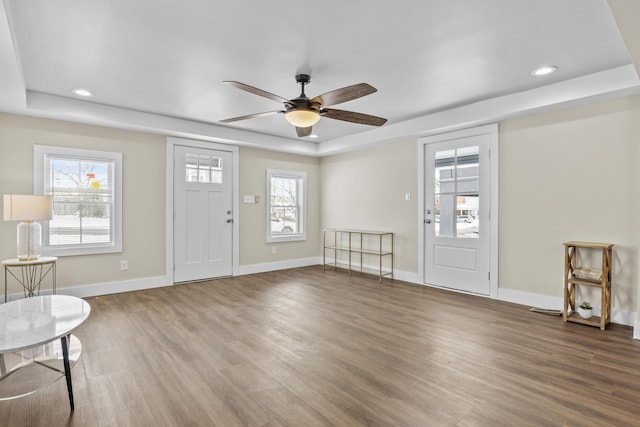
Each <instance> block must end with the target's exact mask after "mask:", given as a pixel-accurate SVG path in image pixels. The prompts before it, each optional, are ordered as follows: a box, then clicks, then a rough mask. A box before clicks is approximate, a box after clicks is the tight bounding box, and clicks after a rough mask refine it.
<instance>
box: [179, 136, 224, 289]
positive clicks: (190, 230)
mask: <svg viewBox="0 0 640 427" xmlns="http://www.w3.org/2000/svg"><path fill="white" fill-rule="evenodd" d="M232 165H233V153H232V152H230V151H219V150H210V149H204V148H195V147H187V146H181V145H176V146H174V174H173V176H174V193H173V194H174V281H175V282H176V283H178V282H187V281H194V280H202V279H209V278H214V277H222V276H230V275H232V272H233V217H234V212H233V211H232V207H233V203H232V202H233V193H232V188H233V187H232V177H233V173H232Z"/></svg>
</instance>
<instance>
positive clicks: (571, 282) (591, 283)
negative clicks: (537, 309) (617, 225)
mask: <svg viewBox="0 0 640 427" xmlns="http://www.w3.org/2000/svg"><path fill="white" fill-rule="evenodd" d="M578 253H580V256H578ZM597 258H600V260H599V261H596V259H597ZM596 262H597V263H598V265H597V266H598V267H600V268H590V267H592V266H594V265H592V266H584V264H585V263H586V264H587V265H588V264H589V263H591V264H593V263H596ZM579 264H582V265H579ZM594 267H595V266H594ZM612 268H613V244H612V243H593V242H566V243H564V308H563V310H562V320H564V321H565V322H575V323H582V324H583V325H589V326H595V327H599V328H600V329H601V330H603V331H604V330H605V328H606V327H607V324H609V323H610V322H611V276H612ZM584 286H586V287H587V289H588V288H596V289H599V290H600V292H599V293H600V316H594V315H593V313H592V312H591V311H589V313H588V314H587V312H586V311H585V312H582V310H583V309H582V308H581V307H580V306H579V305H578V303H577V302H576V294H577V293H578V292H577V288H579V287H584ZM583 289H584V288H583ZM587 304H588V306H589V307H591V304H589V303H587ZM582 305H583V306H584V305H585V303H583V304H582Z"/></svg>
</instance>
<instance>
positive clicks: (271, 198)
mask: <svg viewBox="0 0 640 427" xmlns="http://www.w3.org/2000/svg"><path fill="white" fill-rule="evenodd" d="M306 192H307V174H306V173H305V172H287V171H277V170H267V242H287V241H294V240H306V238H307V229H306V224H305V222H306V221H305V219H306V217H305V215H306V212H305V207H306V197H307V196H306Z"/></svg>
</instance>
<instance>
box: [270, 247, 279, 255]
mask: <svg viewBox="0 0 640 427" xmlns="http://www.w3.org/2000/svg"><path fill="white" fill-rule="evenodd" d="M277 253H278V248H277V247H275V246H271V255H275V254H277Z"/></svg>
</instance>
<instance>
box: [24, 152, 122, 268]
mask: <svg viewBox="0 0 640 427" xmlns="http://www.w3.org/2000/svg"><path fill="white" fill-rule="evenodd" d="M34 175H35V176H34V187H35V188H34V193H36V194H47V195H51V196H52V199H53V219H51V220H50V221H48V222H45V223H43V226H42V230H43V232H42V240H43V242H42V247H43V253H44V254H47V255H55V256H64V255H86V254H98V253H110V252H122V154H121V153H109V152H103V151H92V150H81V149H72V148H60V147H50V146H44V145H36V146H34Z"/></svg>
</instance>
